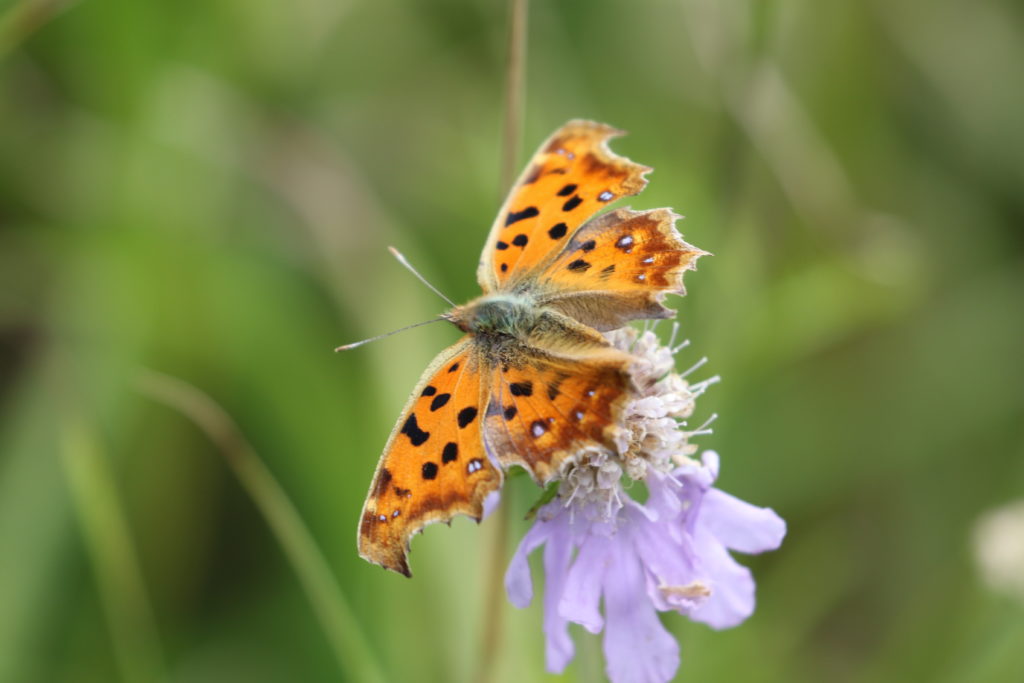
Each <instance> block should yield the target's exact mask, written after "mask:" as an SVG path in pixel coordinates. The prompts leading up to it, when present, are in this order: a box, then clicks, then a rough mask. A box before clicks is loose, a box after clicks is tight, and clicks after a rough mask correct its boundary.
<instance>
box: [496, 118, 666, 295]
mask: <svg viewBox="0 0 1024 683" xmlns="http://www.w3.org/2000/svg"><path fill="white" fill-rule="evenodd" d="M621 134H622V132H621V131H618V130H616V129H615V128H612V127H611V126H608V125H605V124H603V123H595V122H593V121H581V120H575V121H570V122H569V123H567V124H565V125H564V126H562V127H561V128H559V129H558V130H557V131H555V132H554V134H552V135H551V137H550V138H548V139H547V140H546V141H545V142H544V143H543V144H542V145H541V146H540V149H538V150H537V152H536V154H534V156H533V159H532V160H531V161H530V164H529V165H528V166H527V167H526V170H525V171H524V172H523V174H522V176H520V178H519V180H518V181H516V184H515V185H514V186H513V188H512V190H511V192H510V193H509V196H508V198H507V199H506V200H505V204H504V206H502V208H501V211H500V212H499V213H498V218H497V220H496V221H495V223H494V226H493V227H492V228H491V233H490V236H489V237H488V239H487V243H486V244H485V245H484V251H483V255H482V257H481V259H480V267H479V269H478V271H477V280H478V281H479V282H480V286H481V287H483V290H484V293H487V292H490V291H494V290H497V289H504V290H508V289H511V288H513V287H514V286H515V285H516V284H517V283H519V282H522V281H523V280H524V279H525V278H528V277H529V275H530V273H531V272H533V271H534V270H535V269H536V268H537V267H538V266H540V265H541V264H543V263H544V262H546V261H547V260H548V259H550V257H551V256H552V255H553V254H554V253H557V251H558V250H559V249H560V248H561V247H562V245H564V244H566V243H567V241H568V239H569V238H570V236H571V235H572V234H573V233H574V232H575V231H576V228H578V227H579V226H581V225H583V223H584V222H586V220H587V219H588V218H590V217H591V216H593V215H594V214H595V213H597V212H598V211H600V210H601V209H603V208H605V207H606V206H608V205H609V204H610V203H612V202H614V201H615V200H616V199H619V198H621V197H626V196H629V195H634V194H636V193H637V192H640V190H642V189H643V188H644V186H645V185H646V184H647V180H646V179H645V178H644V174H645V173H646V172H648V171H650V169H649V168H648V167H646V166H641V165H640V164H636V163H633V162H632V161H630V160H629V159H627V158H625V157H622V156H619V155H617V154H615V153H614V152H612V151H611V150H610V149H608V145H607V142H608V140H609V139H610V138H612V137H615V136H617V135H621Z"/></svg>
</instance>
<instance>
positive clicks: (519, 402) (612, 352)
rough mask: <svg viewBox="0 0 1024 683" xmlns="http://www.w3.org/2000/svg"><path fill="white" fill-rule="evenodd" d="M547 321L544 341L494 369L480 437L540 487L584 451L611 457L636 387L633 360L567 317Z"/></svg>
mask: <svg viewBox="0 0 1024 683" xmlns="http://www.w3.org/2000/svg"><path fill="white" fill-rule="evenodd" d="M546 316H547V317H548V318H549V320H548V321H546V322H545V327H546V328H547V329H549V330H551V333H550V334H548V335H547V338H544V337H543V336H534V337H533V338H531V339H530V344H532V345H526V344H523V345H521V346H518V347H516V348H515V350H514V351H512V352H511V353H509V354H508V358H509V362H508V363H507V364H505V365H502V366H501V367H500V368H495V369H494V371H493V372H494V378H493V379H492V382H491V399H490V404H489V405H488V409H487V419H486V422H485V433H484V434H485V436H484V438H485V439H486V442H487V445H488V449H489V450H490V451H491V452H492V453H493V454H494V456H495V458H496V459H497V460H498V462H499V463H501V465H502V467H503V468H506V469H507V468H508V467H510V466H512V465H520V466H521V467H523V468H525V469H526V470H527V471H528V472H529V473H530V474H531V476H533V478H534V480H536V481H537V483H539V484H541V485H544V484H547V483H548V482H549V481H551V480H552V479H553V478H554V477H555V476H556V475H557V474H558V471H559V469H560V468H561V466H562V464H563V463H564V462H565V460H566V459H567V458H569V457H571V456H573V455H578V454H579V453H581V452H582V451H584V450H586V449H587V448H588V447H604V448H610V449H613V450H614V448H615V441H616V437H617V436H619V435H620V434H622V428H621V427H620V426H619V425H620V423H621V414H622V410H623V408H624V405H625V402H626V401H627V400H628V397H629V392H630V391H631V389H632V386H633V385H632V380H631V378H630V375H629V364H630V362H631V360H632V358H631V356H629V355H628V354H626V353H623V352H621V351H618V350H616V349H614V348H611V347H610V346H609V344H608V342H607V341H605V340H604V338H603V337H601V335H599V334H597V333H595V332H593V331H592V330H589V331H588V330H587V328H586V327H585V326H583V325H580V324H579V323H577V322H575V321H573V320H571V319H569V318H567V317H566V316H562V315H560V314H558V313H554V312H548V313H547V314H546ZM574 328H576V329H578V333H576V332H575V331H573V330H574ZM566 330H570V331H569V332H566ZM567 339H574V340H576V341H574V342H573V343H572V344H570V343H567V341H566V340H567ZM548 342H550V344H549V343H548Z"/></svg>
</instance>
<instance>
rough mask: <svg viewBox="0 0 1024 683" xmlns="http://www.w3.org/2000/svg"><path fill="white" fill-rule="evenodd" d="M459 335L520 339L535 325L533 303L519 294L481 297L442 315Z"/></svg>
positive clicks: (535, 312) (535, 313)
mask: <svg viewBox="0 0 1024 683" xmlns="http://www.w3.org/2000/svg"><path fill="white" fill-rule="evenodd" d="M446 317H447V319H448V320H449V321H451V322H452V323H454V324H455V326H456V327H458V328H459V329H460V330H462V331H463V332H469V333H471V334H482V335H506V336H511V337H521V336H523V335H524V334H526V333H527V332H528V331H529V330H530V329H532V328H533V326H534V325H535V323H536V318H537V307H536V304H535V303H534V301H533V300H532V299H531V298H529V297H526V296H522V295H519V294H506V293H496V294H485V295H484V296H482V297H480V298H478V299H475V300H473V301H470V302H469V303H468V304H466V305H465V306H456V307H455V308H453V309H452V310H451V311H449V312H448V313H447V314H446Z"/></svg>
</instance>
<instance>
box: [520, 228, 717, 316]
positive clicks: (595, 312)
mask: <svg viewBox="0 0 1024 683" xmlns="http://www.w3.org/2000/svg"><path fill="white" fill-rule="evenodd" d="M677 218H679V216H677V215H676V214H675V213H673V212H672V211H671V210H670V209H653V210H650V211H631V210H629V209H617V210H615V211H610V212H608V213H605V214H603V215H601V216H598V217H597V218H595V219H593V220H591V221H588V222H587V223H586V224H585V225H584V226H583V227H581V228H580V229H579V230H578V231H577V232H576V233H575V234H574V235H572V236H571V237H570V238H569V240H568V242H567V243H566V244H565V246H564V247H563V248H562V249H561V250H560V252H559V253H558V254H557V255H556V256H555V257H554V258H553V259H552V260H551V261H550V262H549V263H548V264H547V265H546V266H545V268H544V269H543V271H541V272H539V273H537V274H536V278H535V280H534V281H533V282H532V283H531V287H532V291H533V292H534V294H535V296H536V297H537V303H538V305H540V306H550V307H552V308H554V309H556V310H558V311H560V312H562V313H565V314H566V315H568V316H570V317H572V318H574V319H576V320H579V321H580V322H582V323H585V324H586V325H590V326H591V327H593V328H595V329H598V330H602V331H604V330H612V329H615V328H617V327H622V326H623V325H625V324H626V323H628V322H629V321H631V320H636V319H641V318H644V319H647V318H668V317H671V316H672V315H673V314H674V311H672V310H670V309H668V308H665V306H664V305H663V304H662V301H663V300H664V298H665V295H666V294H669V293H674V294H684V293H685V289H684V288H683V274H684V273H685V272H686V271H687V270H693V269H694V267H695V263H696V261H697V259H698V258H699V257H701V256H703V255H705V254H706V253H707V252H704V251H702V250H700V249H697V248H696V247H694V246H691V245H689V244H687V243H686V242H684V241H683V238H682V236H681V235H680V234H679V233H678V232H677V231H676V228H675V221H676V219H677Z"/></svg>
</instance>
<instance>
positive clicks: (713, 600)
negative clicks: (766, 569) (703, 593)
mask: <svg viewBox="0 0 1024 683" xmlns="http://www.w3.org/2000/svg"><path fill="white" fill-rule="evenodd" d="M694 546H695V548H696V552H697V554H698V555H699V557H700V561H701V568H700V570H699V573H700V574H701V575H702V576H703V577H704V578H703V579H702V581H703V583H705V584H707V585H708V586H710V588H711V595H710V597H708V598H707V600H705V601H704V603H703V604H701V605H700V606H699V607H697V608H696V609H695V610H693V611H692V612H690V618H691V619H693V620H694V621H700V622H703V623H705V624H707V625H708V626H711V627H712V628H717V629H721V628H731V627H733V626H736V625H737V624H740V623H742V622H743V621H744V620H745V619H746V618H747V617H749V616H750V615H751V614H752V613H753V612H754V578H753V576H751V574H750V570H749V569H747V568H746V567H744V566H742V565H740V564H738V563H737V562H736V560H734V559H732V556H731V555H729V551H727V550H726V549H725V546H723V545H722V544H721V543H719V542H718V540H717V539H715V538H714V536H712V535H711V533H710V532H709V531H708V530H707V529H706V528H704V527H703V526H698V528H697V532H696V534H695V535H694Z"/></svg>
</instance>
